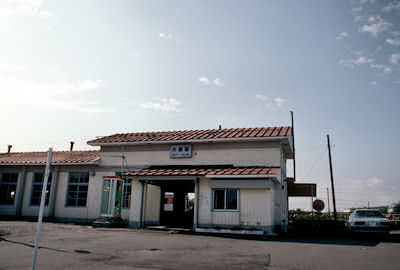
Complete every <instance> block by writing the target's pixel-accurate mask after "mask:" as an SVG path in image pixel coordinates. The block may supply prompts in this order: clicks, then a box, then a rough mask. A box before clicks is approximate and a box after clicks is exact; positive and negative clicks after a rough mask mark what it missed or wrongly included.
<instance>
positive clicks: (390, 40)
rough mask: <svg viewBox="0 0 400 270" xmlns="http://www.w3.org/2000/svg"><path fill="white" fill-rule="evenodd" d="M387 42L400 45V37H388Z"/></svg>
mask: <svg viewBox="0 0 400 270" xmlns="http://www.w3.org/2000/svg"><path fill="white" fill-rule="evenodd" d="M385 41H386V43H388V44H390V45H393V46H400V39H387V40H385Z"/></svg>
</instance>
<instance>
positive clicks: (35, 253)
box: [32, 148, 53, 270]
mask: <svg viewBox="0 0 400 270" xmlns="http://www.w3.org/2000/svg"><path fill="white" fill-rule="evenodd" d="M52 155H53V149H52V148H49V152H48V153H47V162H46V170H45V174H44V180H43V187H42V196H41V199H40V209H39V217H38V223H37V229H36V239H35V250H34V251H33V260H32V270H35V267H36V258H37V253H38V245H39V238H40V230H41V229H42V218H43V208H44V202H45V200H46V189H47V181H48V179H49V174H50V163H51V156H52Z"/></svg>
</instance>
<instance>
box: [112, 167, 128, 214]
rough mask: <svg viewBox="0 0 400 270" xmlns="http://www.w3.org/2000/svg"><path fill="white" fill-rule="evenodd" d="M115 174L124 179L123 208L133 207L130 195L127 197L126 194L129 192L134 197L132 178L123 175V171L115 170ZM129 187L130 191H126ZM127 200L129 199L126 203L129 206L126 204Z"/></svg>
mask: <svg viewBox="0 0 400 270" xmlns="http://www.w3.org/2000/svg"><path fill="white" fill-rule="evenodd" d="M115 176H119V177H121V178H123V179H124V190H123V192H122V208H121V209H130V208H131V202H130V199H129V197H128V198H125V197H126V196H125V195H127V194H128V193H129V196H130V197H131V198H132V179H127V178H126V177H124V176H123V175H122V172H115ZM127 187H129V188H130V190H129V192H128V191H126V188H127ZM125 201H127V203H126V204H127V205H128V206H126V205H125Z"/></svg>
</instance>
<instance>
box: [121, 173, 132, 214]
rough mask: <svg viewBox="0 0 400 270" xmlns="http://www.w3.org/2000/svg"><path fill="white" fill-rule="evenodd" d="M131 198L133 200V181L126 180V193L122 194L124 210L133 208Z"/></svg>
mask: <svg viewBox="0 0 400 270" xmlns="http://www.w3.org/2000/svg"><path fill="white" fill-rule="evenodd" d="M128 187H129V192H128V191H127V188H128ZM131 198H132V180H130V179H124V191H123V193H122V209H130V208H131V202H130V201H131ZM125 202H126V205H125Z"/></svg>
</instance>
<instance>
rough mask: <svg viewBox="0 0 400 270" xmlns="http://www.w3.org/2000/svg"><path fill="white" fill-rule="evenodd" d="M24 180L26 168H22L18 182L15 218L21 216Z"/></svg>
mask: <svg viewBox="0 0 400 270" xmlns="http://www.w3.org/2000/svg"><path fill="white" fill-rule="evenodd" d="M9 149H10V147H9ZM25 180H26V167H22V172H21V179H20V181H19V190H18V194H17V198H18V199H17V209H16V214H17V217H21V214H22V204H23V202H24V191H25V182H26V181H25Z"/></svg>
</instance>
